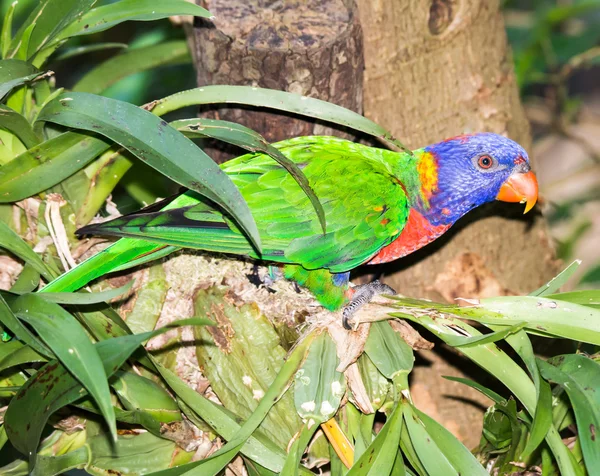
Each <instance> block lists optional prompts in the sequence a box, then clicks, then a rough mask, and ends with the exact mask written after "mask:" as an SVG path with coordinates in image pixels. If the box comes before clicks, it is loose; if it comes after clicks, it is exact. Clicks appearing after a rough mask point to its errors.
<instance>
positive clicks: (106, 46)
mask: <svg viewBox="0 0 600 476" xmlns="http://www.w3.org/2000/svg"><path fill="white" fill-rule="evenodd" d="M127 46H128V45H127V43H92V44H90V45H83V46H76V47H74V48H68V49H66V50H64V51H61V53H59V54H57V55H56V56H55V57H54V58H53V61H61V60H66V59H69V58H74V57H75V56H80V55H85V54H88V53H93V52H95V51H104V50H110V49H126V48H127Z"/></svg>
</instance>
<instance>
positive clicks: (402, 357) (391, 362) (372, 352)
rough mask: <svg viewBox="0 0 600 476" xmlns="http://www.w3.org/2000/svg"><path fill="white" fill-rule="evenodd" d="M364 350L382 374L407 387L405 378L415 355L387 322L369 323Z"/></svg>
mask: <svg viewBox="0 0 600 476" xmlns="http://www.w3.org/2000/svg"><path fill="white" fill-rule="evenodd" d="M365 352H366V354H367V356H368V357H369V359H371V361H372V362H373V363H374V364H375V366H376V367H377V368H378V369H379V371H380V372H381V373H382V374H383V375H385V376H386V377H387V378H389V379H390V380H394V381H397V382H399V383H400V384H401V385H403V386H404V388H407V387H408V385H407V378H408V374H409V373H410V372H411V370H412V368H413V364H414V361H415V356H414V353H413V350H412V348H411V347H410V346H409V345H408V344H407V343H406V342H404V339H402V337H400V334H398V333H397V332H395V331H394V329H392V326H390V324H389V322H387V321H379V322H374V323H373V324H371V330H370V331H369V337H367V342H366V344H365Z"/></svg>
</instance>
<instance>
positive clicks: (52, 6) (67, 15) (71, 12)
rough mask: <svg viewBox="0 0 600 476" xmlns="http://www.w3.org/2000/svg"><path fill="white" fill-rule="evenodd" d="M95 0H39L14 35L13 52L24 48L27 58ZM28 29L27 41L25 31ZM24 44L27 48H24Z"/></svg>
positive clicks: (79, 15)
mask: <svg viewBox="0 0 600 476" xmlns="http://www.w3.org/2000/svg"><path fill="white" fill-rule="evenodd" d="M96 1H97V0H41V1H40V2H39V3H38V5H37V7H36V8H35V9H34V10H33V11H32V12H31V13H30V15H29V17H28V18H27V20H25V22H24V23H23V25H22V26H21V28H19V31H18V32H17V34H16V35H15V38H14V40H13V44H12V50H13V52H14V51H15V50H19V49H24V50H25V51H24V57H25V58H27V59H29V58H30V57H31V56H33V55H34V54H35V53H36V52H37V51H39V49H40V48H42V47H43V46H44V45H45V44H47V43H49V42H50V41H51V40H52V39H53V38H54V37H55V36H56V35H57V34H58V33H59V32H61V31H62V30H63V29H64V28H65V27H66V26H67V25H69V24H70V23H72V22H73V20H75V19H76V18H81V16H82V15H83V13H85V12H87V11H88V10H89V9H90V8H91V7H92V6H93V5H94V3H96ZM28 29H30V31H31V33H30V37H29V41H27V42H25V41H23V40H24V37H25V32H26V31H27V30H28ZM25 46H27V48H26V49H25Z"/></svg>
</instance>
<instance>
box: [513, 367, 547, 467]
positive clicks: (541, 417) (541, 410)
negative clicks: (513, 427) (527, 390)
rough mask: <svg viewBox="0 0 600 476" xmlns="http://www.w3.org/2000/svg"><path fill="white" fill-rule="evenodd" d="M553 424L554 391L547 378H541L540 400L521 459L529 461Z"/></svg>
mask: <svg viewBox="0 0 600 476" xmlns="http://www.w3.org/2000/svg"><path fill="white" fill-rule="evenodd" d="M551 425H552V391H551V390H550V385H549V384H548V382H546V381H545V380H541V379H540V383H539V390H538V401H537V404H536V406H535V414H534V416H533V423H532V425H531V430H530V432H529V439H528V440H527V445H526V446H525V449H524V450H523V451H522V453H521V454H520V455H519V459H520V460H521V461H527V459H528V458H529V456H530V455H531V454H532V453H533V452H534V451H535V450H536V449H537V448H538V446H540V445H541V444H542V442H543V441H544V438H546V435H547V434H548V430H549V429H550V426H551Z"/></svg>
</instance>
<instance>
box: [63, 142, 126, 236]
mask: <svg viewBox="0 0 600 476" xmlns="http://www.w3.org/2000/svg"><path fill="white" fill-rule="evenodd" d="M133 163H134V159H133V157H132V156H131V154H129V152H127V151H126V150H125V149H123V148H122V147H119V146H118V145H113V146H112V147H111V148H110V149H108V150H107V151H106V152H104V153H103V154H102V155H100V157H98V158H97V159H96V160H94V161H92V162H91V163H90V164H89V165H87V166H86V167H85V168H83V169H81V170H80V171H79V172H77V173H76V174H73V175H71V176H70V177H69V178H67V179H66V180H65V181H63V182H62V183H61V187H62V189H63V190H64V191H65V197H66V198H67V200H68V201H69V203H70V204H71V206H72V207H73V208H74V210H75V224H76V225H77V226H78V227H79V226H83V225H87V224H88V223H89V222H90V220H91V219H92V218H94V216H96V214H97V213H98V212H99V211H100V209H101V208H102V207H103V206H104V204H105V203H106V199H107V198H108V196H109V195H110V194H111V193H112V192H113V190H114V189H115V187H116V186H117V184H121V185H122V183H121V179H122V178H123V176H124V175H125V173H126V172H127V171H128V170H129V169H130V168H131V166H132V165H133Z"/></svg>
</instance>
